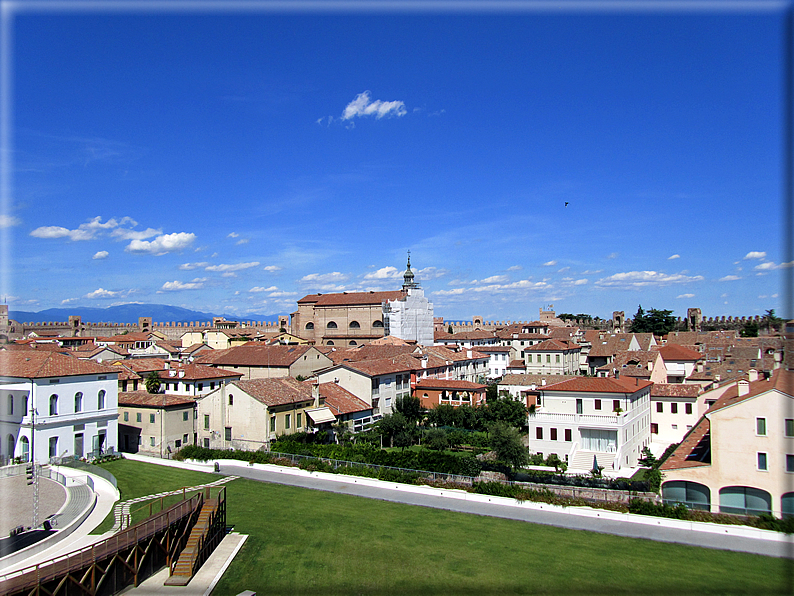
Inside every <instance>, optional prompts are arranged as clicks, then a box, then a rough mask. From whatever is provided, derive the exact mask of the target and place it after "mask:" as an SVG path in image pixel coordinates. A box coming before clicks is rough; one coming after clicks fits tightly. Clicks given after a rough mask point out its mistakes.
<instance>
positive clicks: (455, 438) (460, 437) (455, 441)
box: [447, 430, 467, 449]
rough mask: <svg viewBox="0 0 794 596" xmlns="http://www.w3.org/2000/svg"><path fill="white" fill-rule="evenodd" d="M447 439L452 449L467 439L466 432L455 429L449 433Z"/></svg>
mask: <svg viewBox="0 0 794 596" xmlns="http://www.w3.org/2000/svg"><path fill="white" fill-rule="evenodd" d="M447 441H448V442H449V446H450V448H451V449H457V448H458V447H460V446H461V445H463V444H464V443H465V442H466V441H467V437H466V433H464V432H463V431H462V430H453V431H450V432H448V433H447Z"/></svg>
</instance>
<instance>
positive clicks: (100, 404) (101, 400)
mask: <svg viewBox="0 0 794 596" xmlns="http://www.w3.org/2000/svg"><path fill="white" fill-rule="evenodd" d="M96 407H97V409H98V410H104V409H105V390H104V389H101V390H100V391H99V395H98V396H97V400H96Z"/></svg>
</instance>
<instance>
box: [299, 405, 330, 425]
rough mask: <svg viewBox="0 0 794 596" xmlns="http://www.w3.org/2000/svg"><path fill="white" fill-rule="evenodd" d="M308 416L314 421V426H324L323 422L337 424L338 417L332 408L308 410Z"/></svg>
mask: <svg viewBox="0 0 794 596" xmlns="http://www.w3.org/2000/svg"><path fill="white" fill-rule="evenodd" d="M306 415H307V416H308V417H309V418H311V419H312V422H313V423H314V424H322V423H323V422H336V416H334V413H333V412H332V411H331V409H330V408H314V409H313V410H306Z"/></svg>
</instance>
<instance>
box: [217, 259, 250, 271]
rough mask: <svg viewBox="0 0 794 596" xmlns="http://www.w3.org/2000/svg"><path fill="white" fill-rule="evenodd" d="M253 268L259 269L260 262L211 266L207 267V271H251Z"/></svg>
mask: <svg viewBox="0 0 794 596" xmlns="http://www.w3.org/2000/svg"><path fill="white" fill-rule="evenodd" d="M252 267H259V261H252V262H250V263H236V264H234V265H209V266H207V267H205V269H206V270H207V271H242V270H243V269H251V268H252Z"/></svg>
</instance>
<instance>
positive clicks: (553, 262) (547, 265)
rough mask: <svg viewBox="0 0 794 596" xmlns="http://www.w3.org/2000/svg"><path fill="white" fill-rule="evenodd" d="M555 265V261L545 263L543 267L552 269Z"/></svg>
mask: <svg viewBox="0 0 794 596" xmlns="http://www.w3.org/2000/svg"><path fill="white" fill-rule="evenodd" d="M556 264H557V261H546V262H545V263H543V267H554V265H556Z"/></svg>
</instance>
